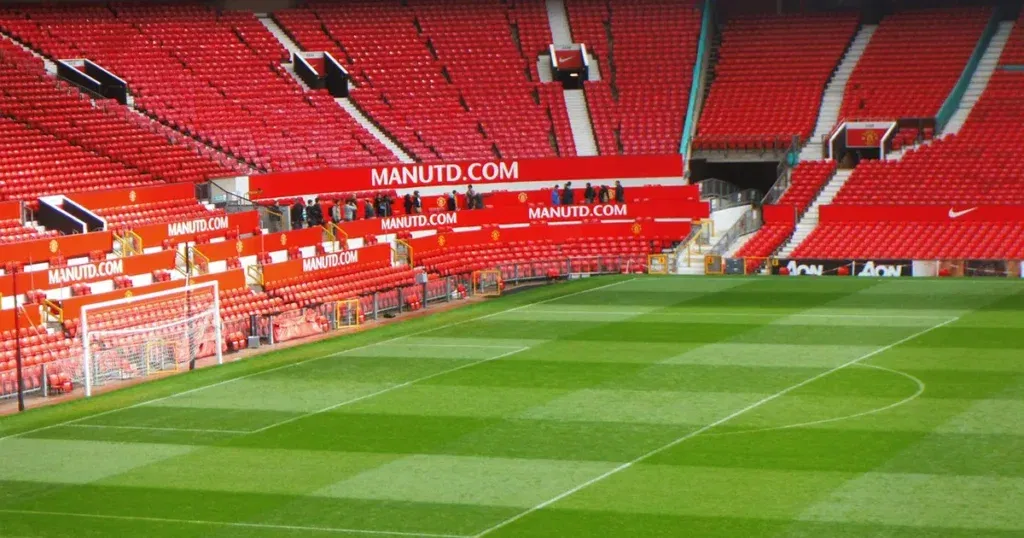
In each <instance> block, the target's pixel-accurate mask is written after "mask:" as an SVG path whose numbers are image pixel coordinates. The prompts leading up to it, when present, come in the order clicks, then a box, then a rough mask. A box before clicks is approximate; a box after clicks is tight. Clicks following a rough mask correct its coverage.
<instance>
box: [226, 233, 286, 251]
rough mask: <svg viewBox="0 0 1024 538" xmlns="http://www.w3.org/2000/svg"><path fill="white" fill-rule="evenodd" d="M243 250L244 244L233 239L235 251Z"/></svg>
mask: <svg viewBox="0 0 1024 538" xmlns="http://www.w3.org/2000/svg"><path fill="white" fill-rule="evenodd" d="M282 237H283V236H282ZM243 250H245V245H244V244H243V243H242V241H241V240H239V241H235V252H237V253H239V254H241V253H242V251H243Z"/></svg>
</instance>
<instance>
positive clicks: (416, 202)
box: [412, 191, 423, 215]
mask: <svg viewBox="0 0 1024 538" xmlns="http://www.w3.org/2000/svg"><path fill="white" fill-rule="evenodd" d="M412 212H413V213H415V214H417V215H419V214H420V213H423V200H422V199H421V198H420V191H412Z"/></svg>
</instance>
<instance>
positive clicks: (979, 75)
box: [942, 21, 1013, 134]
mask: <svg viewBox="0 0 1024 538" xmlns="http://www.w3.org/2000/svg"><path fill="white" fill-rule="evenodd" d="M1012 30H1013V22H1012V21H1002V22H1000V23H999V27H998V28H997V29H996V33H995V34H994V35H993V36H992V41H990V42H989V44H988V48H986V49H985V53H984V54H983V55H982V57H981V61H980V62H979V63H978V68H977V69H976V70H975V71H974V74H973V75H972V76H971V82H970V84H969V85H968V86H967V91H966V92H964V95H963V97H962V98H961V99H960V103H959V104H958V105H957V108H956V111H955V112H953V116H952V117H951V118H950V119H949V122H947V123H946V126H945V128H943V129H942V134H953V133H958V132H960V128H961V127H963V126H964V122H965V121H967V116H968V115H970V113H971V109H973V108H974V105H975V104H976V103H977V102H978V99H980V98H981V94H982V93H984V92H985V87H987V86H988V81H989V79H990V78H992V73H994V72H995V70H996V64H998V63H999V57H1000V56H1001V55H1002V54H1003V48H1005V47H1006V41H1007V40H1008V39H1009V38H1010V32H1011V31H1012Z"/></svg>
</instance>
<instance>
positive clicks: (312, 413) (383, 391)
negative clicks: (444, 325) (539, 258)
mask: <svg viewBox="0 0 1024 538" xmlns="http://www.w3.org/2000/svg"><path fill="white" fill-rule="evenodd" d="M528 349H530V347H529V346H526V347H521V348H519V349H516V350H514V351H509V352H508V353H502V354H501V355H498V356H496V357H490V358H488V359H482V360H478V361H473V362H470V363H467V364H463V365H460V366H456V367H454V368H448V369H447V370H442V371H440V372H436V373H433V374H430V375H425V376H423V377H417V378H416V379H412V380H409V381H406V382H405V383H399V384H397V385H391V386H390V387H388V388H386V389H381V390H378V391H377V392H371V393H370V394H364V395H363V396H357V397H355V398H351V399H349V400H345V401H343V402H341V403H336V404H334V405H329V406H327V407H324V408H323V409H318V410H316V411H310V412H308V413H303V414H301V415H299V416H295V417H291V418H287V419H285V420H282V421H280V422H275V423H273V424H270V425H268V426H264V427H262V428H260V429H258V430H252V431H251V432H246V433H262V432H265V431H267V430H269V429H271V428H276V427H278V426H284V425H285V424H291V423H292V422H297V421H299V420H302V419H304V418H309V417H312V416H315V415H319V414H321V413H326V412H328V411H333V410H335V409H338V408H339V407H344V406H346V405H349V404H354V403H356V402H361V401H363V400H369V399H370V398H374V397H376V396H380V395H381V394H387V393H389V392H391V391H394V390H398V389H402V388H405V387H408V386H410V385H415V384H416V383H419V382H421V381H426V380H428V379H433V378H435V377H439V376H442V375H445V374H450V373H452V372H457V371H459V370H464V369H466V368H470V367H473V366H477V365H479V364H484V363H486V362H491V361H496V360H498V359H504V358H505V357H508V356H511V355H515V354H516V353H522V352H524V351H526V350H528Z"/></svg>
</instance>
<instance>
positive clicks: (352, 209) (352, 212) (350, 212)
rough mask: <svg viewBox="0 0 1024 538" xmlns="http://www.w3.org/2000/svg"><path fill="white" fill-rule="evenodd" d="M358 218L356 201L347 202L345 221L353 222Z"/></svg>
mask: <svg viewBox="0 0 1024 538" xmlns="http://www.w3.org/2000/svg"><path fill="white" fill-rule="evenodd" d="M353 220H356V201H355V200H349V201H347V202H345V222H352V221H353Z"/></svg>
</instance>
